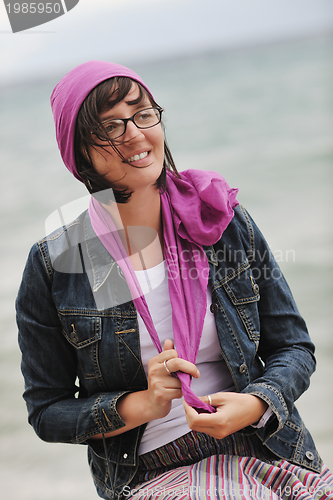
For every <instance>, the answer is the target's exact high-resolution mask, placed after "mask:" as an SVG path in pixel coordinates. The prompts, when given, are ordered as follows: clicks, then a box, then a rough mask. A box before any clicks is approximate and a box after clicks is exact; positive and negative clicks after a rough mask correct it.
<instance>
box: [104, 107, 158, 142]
mask: <svg viewBox="0 0 333 500" xmlns="http://www.w3.org/2000/svg"><path fill="white" fill-rule="evenodd" d="M129 120H130V121H133V122H134V124H135V125H136V126H137V127H138V128H140V129H145V128H150V127H154V126H155V125H157V124H158V123H160V121H161V111H160V110H159V109H158V108H147V109H142V110H140V111H138V112H137V113H135V114H134V115H133V116H132V118H129V119H128V120H121V119H119V120H110V121H108V122H106V123H104V128H105V130H106V131H107V133H108V136H109V137H110V139H117V138H118V137H120V136H121V135H123V133H124V132H125V129H126V125H125V123H126V122H127V121H129Z"/></svg>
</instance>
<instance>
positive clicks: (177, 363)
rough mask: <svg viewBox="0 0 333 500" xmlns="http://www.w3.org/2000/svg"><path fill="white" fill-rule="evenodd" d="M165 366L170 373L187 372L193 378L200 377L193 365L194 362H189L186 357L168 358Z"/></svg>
mask: <svg viewBox="0 0 333 500" xmlns="http://www.w3.org/2000/svg"><path fill="white" fill-rule="evenodd" d="M167 367H168V370H169V371H170V372H171V373H173V372H178V371H180V372H183V373H188V374H189V375H191V377H194V378H199V377H200V372H199V370H198V368H197V367H196V366H195V364H193V363H191V362H190V361H187V360H186V359H182V358H171V359H168V360H167Z"/></svg>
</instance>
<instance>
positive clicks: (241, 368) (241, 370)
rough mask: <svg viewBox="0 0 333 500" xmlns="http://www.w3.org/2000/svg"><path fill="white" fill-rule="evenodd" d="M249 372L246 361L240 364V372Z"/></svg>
mask: <svg viewBox="0 0 333 500" xmlns="http://www.w3.org/2000/svg"><path fill="white" fill-rule="evenodd" d="M246 372H247V366H246V364H245V363H243V364H242V365H240V367H239V373H246Z"/></svg>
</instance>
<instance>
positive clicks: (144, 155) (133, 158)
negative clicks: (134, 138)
mask: <svg viewBox="0 0 333 500" xmlns="http://www.w3.org/2000/svg"><path fill="white" fill-rule="evenodd" d="M148 154H149V152H148V151H145V152H144V153H140V154H139V155H134V156H131V157H130V158H128V159H127V161H128V162H130V163H131V162H132V161H138V160H142V159H143V158H146V156H148Z"/></svg>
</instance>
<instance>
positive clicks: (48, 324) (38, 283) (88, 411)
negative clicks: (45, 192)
mask: <svg viewBox="0 0 333 500" xmlns="http://www.w3.org/2000/svg"><path fill="white" fill-rule="evenodd" d="M51 278H52V269H51V268H50V265H49V263H48V260H47V259H46V258H45V255H43V252H42V247H40V246H39V245H38V244H36V245H35V246H34V247H33V248H32V249H31V252H30V255H29V258H28V261H27V264H26V267H25V270H24V273H23V279H22V283H21V286H20V289H19V293H18V297H17V300H16V310H17V324H18V328H19V346H20V349H21V352H22V363H21V369H22V373H23V376H24V380H25V392H24V395H23V397H24V399H25V401H26V404H27V409H28V415H29V423H30V424H31V425H32V426H33V428H34V430H35V432H36V433H37V435H38V436H39V437H40V438H41V439H43V440H44V441H49V442H71V443H83V442H85V441H86V440H87V439H88V438H90V437H91V436H93V435H95V434H99V433H106V432H111V431H113V430H116V429H118V428H121V427H123V426H124V425H125V423H124V422H123V420H122V419H121V417H120V416H119V414H118V413H117V411H116V403H117V400H118V398H119V397H120V396H122V395H123V394H124V393H125V392H126V391H125V392H124V391H122V392H111V393H110V392H106V393H103V392H100V393H96V394H94V395H93V396H91V397H87V398H85V397H76V396H77V393H78V391H79V388H78V387H77V386H76V383H75V382H76V377H77V369H76V368H77V360H76V357H75V353H74V352H73V350H72V348H71V346H70V345H69V343H68V342H67V341H66V339H65V338H64V336H63V334H62V328H61V324H60V321H59V318H58V314H57V310H56V308H55V305H54V302H53V298H52V279H51Z"/></svg>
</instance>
